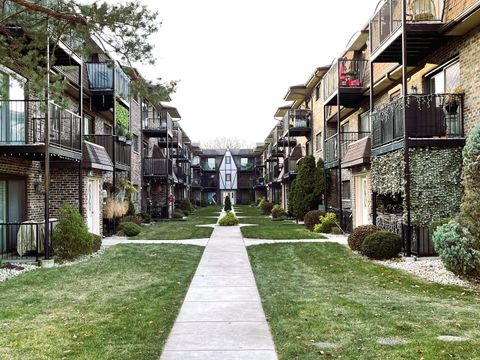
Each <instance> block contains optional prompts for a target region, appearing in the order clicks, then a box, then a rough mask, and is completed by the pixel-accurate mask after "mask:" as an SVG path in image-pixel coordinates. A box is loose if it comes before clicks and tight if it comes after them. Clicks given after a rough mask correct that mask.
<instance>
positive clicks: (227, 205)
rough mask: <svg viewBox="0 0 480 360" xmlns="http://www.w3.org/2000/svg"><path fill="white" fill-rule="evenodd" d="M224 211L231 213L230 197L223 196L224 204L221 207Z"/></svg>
mask: <svg viewBox="0 0 480 360" xmlns="http://www.w3.org/2000/svg"><path fill="white" fill-rule="evenodd" d="M223 209H224V210H225V211H232V202H231V201H230V196H228V195H227V196H225V202H224V205H223Z"/></svg>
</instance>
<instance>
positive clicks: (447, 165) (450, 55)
mask: <svg viewBox="0 0 480 360" xmlns="http://www.w3.org/2000/svg"><path fill="white" fill-rule="evenodd" d="M479 7H480V2H479V1H474V0H466V1H460V0H431V1H430V0H429V1H419V0H405V1H403V0H386V1H383V2H381V3H379V5H378V7H377V9H376V10H375V12H374V14H373V15H372V18H371V19H370V20H369V21H368V22H367V24H366V26H365V27H364V28H362V29H361V30H360V31H359V32H358V33H356V34H355V35H354V36H353V37H352V38H351V40H350V42H349V43H348V44H347V45H346V49H345V51H344V53H342V54H340V56H339V57H338V59H336V60H335V61H334V62H333V63H332V64H331V66H330V67H329V69H328V71H327V72H326V73H324V74H323V73H322V76H321V80H320V81H319V82H318V83H317V85H316V87H315V88H314V90H313V92H312V91H311V90H309V91H307V90H306V88H307V86H304V87H295V88H291V91H290V93H291V94H294V93H295V91H296V92H297V93H298V92H302V91H303V93H302V94H301V95H298V98H295V97H294V96H293V95H291V96H288V97H286V98H285V100H288V101H291V104H289V105H287V106H284V107H282V108H280V109H279V111H278V114H281V111H284V112H286V111H288V109H289V108H293V107H298V102H299V101H301V102H303V106H302V107H303V108H305V109H308V111H309V112H310V114H311V121H312V123H311V124H310V127H311V129H312V135H311V136H310V137H307V139H308V141H310V142H312V145H313V155H314V156H316V157H317V158H320V157H322V158H323V159H324V161H325V168H326V170H327V171H326V173H327V191H326V194H325V195H326V196H325V205H326V207H327V209H328V210H329V211H333V212H335V213H337V214H338V217H339V220H340V221H341V223H342V227H343V228H344V229H347V230H349V229H351V228H352V227H356V226H359V225H364V224H370V223H375V224H377V225H379V226H382V227H384V228H386V229H388V230H390V231H394V232H396V233H398V234H400V235H402V237H403V238H404V244H405V252H406V253H408V254H410V253H413V254H418V255H429V254H431V253H432V252H433V247H432V243H431V240H430V234H429V233H428V224H429V223H430V222H431V221H433V220H435V219H439V218H445V217H451V216H453V215H455V214H457V213H458V211H459V204H460V200H461V196H462V186H461V164H462V157H461V151H462V147H463V145H464V143H465V138H466V136H468V133H469V131H470V130H471V129H472V128H473V127H474V126H475V125H476V124H478V119H477V115H478V114H477V113H478V110H477V109H478V103H477V99H478V96H477V92H478V90H477V89H476V88H475V86H474V82H475V80H474V79H475V78H476V77H475V69H476V68H477V65H478V59H476V54H477V52H478V49H479V45H480V43H479V31H480V30H479V24H480V22H479V18H480V13H479ZM366 20H367V19H366ZM299 90H300V91H299ZM274 137H275V135H274V131H272V133H270V135H269V137H268V138H267V139H266V147H267V148H268V147H269V146H272V148H273V145H274V141H273V139H274ZM306 144H308V142H307V143H306ZM309 147H310V145H308V146H307V149H308V148H309ZM307 151H308V150H307ZM307 153H308V152H307ZM267 154H268V152H267ZM265 158H266V160H267V161H268V159H269V157H268V156H266V157H265ZM270 161H271V160H270ZM274 164H279V168H278V170H277V171H278V174H279V173H280V172H281V171H282V170H281V168H282V167H283V166H285V162H284V161H283V162H282V161H281V160H279V161H278V162H276V163H274ZM266 166H267V167H268V166H269V165H268V163H266ZM275 166H276V165H273V166H271V167H272V168H273V169H275ZM273 175H274V176H276V175H277V174H276V173H273ZM277 178H278V177H277ZM271 189H272V191H270V188H269V198H270V199H271V200H272V201H274V202H278V203H282V202H283V203H284V200H283V199H281V198H280V196H279V195H278V194H275V191H274V190H273V189H274V184H273V183H272V186H271ZM287 192H288V190H287ZM277 193H278V191H277Z"/></svg>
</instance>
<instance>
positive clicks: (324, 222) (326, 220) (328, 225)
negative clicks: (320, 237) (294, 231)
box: [313, 213, 338, 234]
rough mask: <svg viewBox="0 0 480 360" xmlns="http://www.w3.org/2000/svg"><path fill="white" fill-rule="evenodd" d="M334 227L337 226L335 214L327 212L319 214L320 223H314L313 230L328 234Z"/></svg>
mask: <svg viewBox="0 0 480 360" xmlns="http://www.w3.org/2000/svg"><path fill="white" fill-rule="evenodd" d="M334 228H338V225H337V216H336V215H335V214H334V213H327V214H326V215H325V216H320V223H319V224H317V225H315V226H314V228H313V230H314V231H315V232H318V233H323V234H330V233H331V232H332V230H333V229H334Z"/></svg>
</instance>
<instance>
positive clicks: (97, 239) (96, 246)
mask: <svg viewBox="0 0 480 360" xmlns="http://www.w3.org/2000/svg"><path fill="white" fill-rule="evenodd" d="M90 235H91V236H92V251H93V252H97V251H98V250H100V248H101V247H102V237H101V236H100V235H97V234H90Z"/></svg>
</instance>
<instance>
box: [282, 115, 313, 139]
mask: <svg viewBox="0 0 480 360" xmlns="http://www.w3.org/2000/svg"><path fill="white" fill-rule="evenodd" d="M311 114H312V112H311V111H310V110H308V109H297V110H288V111H287V113H286V114H285V116H284V117H283V120H282V123H283V132H284V135H285V134H286V133H287V132H288V131H291V130H295V129H305V128H310V122H311Z"/></svg>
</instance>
